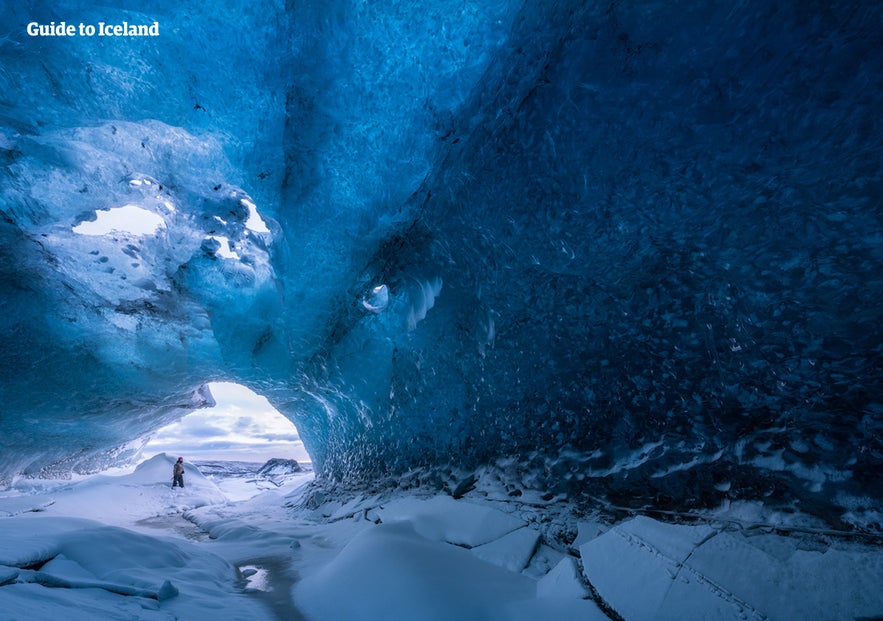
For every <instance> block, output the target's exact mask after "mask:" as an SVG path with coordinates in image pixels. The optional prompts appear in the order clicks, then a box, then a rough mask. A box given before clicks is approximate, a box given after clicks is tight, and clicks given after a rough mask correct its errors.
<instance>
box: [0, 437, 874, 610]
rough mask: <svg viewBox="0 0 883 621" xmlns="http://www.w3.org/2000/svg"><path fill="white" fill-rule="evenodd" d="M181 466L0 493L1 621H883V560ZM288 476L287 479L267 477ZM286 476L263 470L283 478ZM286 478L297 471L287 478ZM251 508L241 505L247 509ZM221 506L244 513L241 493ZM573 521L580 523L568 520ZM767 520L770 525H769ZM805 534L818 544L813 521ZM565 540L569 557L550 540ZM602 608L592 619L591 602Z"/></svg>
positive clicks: (252, 471)
mask: <svg viewBox="0 0 883 621" xmlns="http://www.w3.org/2000/svg"><path fill="white" fill-rule="evenodd" d="M176 458H177V456H175V455H167V454H160V455H156V456H154V457H152V458H150V459H148V460H147V461H145V462H143V463H141V464H140V465H138V466H137V467H136V468H134V469H133V470H131V471H127V472H124V473H116V474H114V475H110V474H102V475H94V476H90V477H85V478H83V479H81V480H78V481H46V480H28V479H19V480H17V481H16V483H15V485H14V487H12V488H10V489H7V490H5V491H3V492H0V534H2V537H0V610H2V611H3V612H2V615H0V616H2V618H3V619H4V620H6V619H10V620H22V621H24V620H28V621H31V620H33V619H38V620H40V619H56V618H64V619H66V620H67V621H81V620H83V621H84V620H86V619H96V618H101V619H142V620H145V621H152V620H166V619H168V620H171V619H204V618H212V619H213V620H219V621H222V620H226V619H230V620H233V619H254V620H262V619H267V620H269V619H275V618H286V619H306V620H307V621H337V620H341V619H346V620H353V621H375V620H377V621H380V620H383V621H396V620H402V621H446V620H449V619H464V620H467V621H468V620H486V621H533V620H535V619H555V620H556V621H571V620H573V621H577V620H578V621H596V620H605V619H608V618H609V617H608V616H607V614H605V612H603V611H604V610H608V611H613V613H615V615H618V616H619V617H621V618H623V619H626V620H628V621H631V620H641V619H694V618H702V619H713V620H715V619H721V620H723V619H769V620H776V619H780V620H783V621H784V620H789V619H804V618H807V619H808V618H830V619H853V618H861V617H865V618H875V617H879V616H881V615H883V593H881V592H880V589H879V588H878V587H879V584H880V583H881V580H883V554H881V550H880V548H879V547H878V546H876V545H872V544H871V543H862V542H861V541H859V540H856V539H848V538H843V537H841V538H836V537H832V536H828V535H825V536H822V535H820V534H818V533H812V532H807V531H808V530H811V529H807V530H806V531H800V530H799V529H795V530H794V532H793V533H792V534H790V535H785V534H777V533H775V532H772V530H771V529H770V528H760V527H755V528H749V527H748V526H746V525H745V524H737V522H735V520H734V519H733V515H740V516H741V517H743V518H748V517H749V516H752V515H753V516H754V517H758V515H755V514H752V513H751V512H750V511H747V510H746V509H745V508H744V507H735V508H734V510H733V514H732V515H730V519H729V520H728V519H724V518H723V517H720V516H719V517H720V519H710V520H708V521H707V522H705V523H693V524H673V523H664V522H661V521H658V520H655V519H651V518H649V517H646V516H635V517H633V518H629V519H626V520H624V521H621V522H619V523H616V524H611V523H608V522H606V521H604V520H602V519H600V518H599V517H597V516H587V517H585V518H582V519H577V518H576V517H575V516H574V515H573V507H569V506H568V505H566V504H563V503H559V504H558V505H557V506H551V505H547V506H543V507H539V508H538V507H534V506H528V505H524V504H522V503H521V501H519V500H515V499H510V500H505V501H501V500H499V499H498V498H493V499H490V498H489V497H487V496H486V495H485V494H483V493H481V492H473V493H469V494H467V495H466V496H464V497H463V498H461V499H459V500H455V499H454V498H452V497H451V496H448V495H446V494H438V493H427V492H426V491H422V492H421V491H416V490H412V491H410V492H405V491H396V492H386V493H372V494H369V493H362V494H350V495H346V494H344V493H342V492H337V493H332V492H330V491H329V490H328V489H327V488H325V487H323V486H322V485H319V484H317V483H315V482H313V477H312V473H311V472H287V473H285V474H280V473H278V472H277V473H276V475H275V476H274V482H273V483H272V484H268V483H267V479H266V478H265V477H262V476H259V475H258V471H259V469H260V464H251V465H249V464H245V463H242V462H229V464H228V465H226V466H225V462H212V463H210V464H206V465H205V466H204V467H205V468H206V471H207V472H211V473H212V474H210V475H208V476H206V475H204V474H203V473H202V472H200V470H199V468H198V467H197V466H196V465H194V464H191V463H186V465H185V475H184V478H185V485H186V487H185V488H184V489H175V490H173V489H171V487H170V478H171V469H172V464H173V463H174V460H175V459H176ZM274 463H275V464H277V465H278V463H279V462H274ZM274 463H271V464H270V467H268V469H270V468H271V467H272V466H273V465H274ZM287 465H288V466H289V467H288V470H292V469H293V464H291V463H288V464H287ZM249 489H250V492H247V491H246V490H249ZM228 491H230V492H232V493H228ZM568 515H570V517H567V516H568ZM764 517H766V518H767V519H769V518H770V516H768V515H767V516H764ZM807 523H809V524H811V523H812V522H811V521H808V522H807ZM561 532H569V533H570V535H569V536H567V537H564V538H562V536H560V535H556V534H555V533H561ZM593 589H594V591H595V592H597V594H598V596H599V597H600V598H601V599H602V600H603V603H600V604H599V603H597V602H595V601H593V600H592V590H593Z"/></svg>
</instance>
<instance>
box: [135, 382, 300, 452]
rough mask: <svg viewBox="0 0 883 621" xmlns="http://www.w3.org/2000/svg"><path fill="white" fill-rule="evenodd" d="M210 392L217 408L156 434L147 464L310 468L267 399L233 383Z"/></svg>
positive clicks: (201, 411) (292, 431)
mask: <svg viewBox="0 0 883 621" xmlns="http://www.w3.org/2000/svg"><path fill="white" fill-rule="evenodd" d="M208 389H209V391H210V392H211V395H212V397H213V399H214V401H215V405H214V406H211V407H208V408H202V409H199V410H194V411H193V412H191V413H189V414H187V415H185V416H184V417H183V418H181V419H180V420H178V421H176V422H174V423H172V424H170V425H167V426H165V427H163V428H161V429H158V430H157V431H156V432H154V433H153V434H152V435H151V437H150V440H149V441H148V442H147V444H145V445H144V448H143V449H142V450H141V454H142V455H143V456H144V457H145V458H150V457H152V456H153V455H156V454H157V453H168V454H170V455H172V454H176V455H181V456H186V459H187V460H188V461H242V462H260V463H264V462H266V461H269V460H270V459H273V458H279V459H294V460H296V461H297V462H298V463H301V464H303V463H310V462H311V459H310V456H309V454H308V453H307V451H306V449H305V448H304V445H303V442H302V441H301V439H300V436H299V434H298V431H297V428H296V427H295V426H294V424H293V423H292V422H291V421H290V420H288V419H287V418H285V417H284V416H282V414H280V413H279V411H278V410H276V409H275V408H273V406H271V405H270V404H269V402H268V401H267V400H266V398H264V397H261V396H260V395H258V394H257V393H255V392H254V391H252V390H249V389H248V388H246V387H245V386H242V385H240V384H233V383H229V382H213V383H210V384H208Z"/></svg>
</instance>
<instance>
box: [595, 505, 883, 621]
mask: <svg viewBox="0 0 883 621" xmlns="http://www.w3.org/2000/svg"><path fill="white" fill-rule="evenodd" d="M804 539H805V538H800V537H797V536H792V537H785V536H781V535H771V534H763V535H755V536H746V535H744V534H742V533H740V532H723V531H719V530H716V529H713V528H711V527H709V526H685V525H675V524H664V523H661V522H657V521H655V520H652V519H650V518H646V517H638V518H635V519H632V520H629V521H627V522H623V523H622V524H618V525H616V526H614V527H613V528H611V529H610V530H609V531H608V532H607V533H605V534H603V535H601V536H600V537H598V538H596V539H593V540H592V541H589V542H588V543H585V544H583V545H582V546H581V547H580V552H581V554H582V559H583V568H584V572H585V575H586V577H587V578H588V579H589V582H591V583H592V584H593V585H594V587H595V589H596V590H597V592H598V595H599V596H600V598H601V599H603V600H604V601H605V602H606V603H607V604H608V605H609V606H610V607H611V608H612V609H613V610H615V611H616V612H617V613H618V614H620V615H621V616H622V617H623V618H624V619H626V620H632V619H658V620H666V619H671V620H675V619H699V618H701V619H707V620H721V621H723V620H728V619H769V620H770V621H775V620H781V621H790V620H792V619H821V618H824V619H843V620H847V619H848V620H850V621H851V620H852V619H854V618H859V617H871V618H874V617H879V616H883V590H881V589H880V588H879V587H880V584H883V551H881V550H880V549H879V548H875V547H871V546H864V545H860V544H855V543H850V542H844V541H834V542H828V543H824V544H822V545H821V546H818V545H817V546H807V545H806V543H807V542H806V541H804ZM806 548H812V549H806Z"/></svg>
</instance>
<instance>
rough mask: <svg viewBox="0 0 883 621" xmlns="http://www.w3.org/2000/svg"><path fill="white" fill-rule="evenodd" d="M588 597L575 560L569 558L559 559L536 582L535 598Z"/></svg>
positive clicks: (586, 588) (587, 590) (587, 591)
mask: <svg viewBox="0 0 883 621" xmlns="http://www.w3.org/2000/svg"><path fill="white" fill-rule="evenodd" d="M589 595H590V593H589V589H588V587H586V585H585V584H584V582H583V577H582V574H581V573H580V571H579V568H578V567H577V564H576V559H574V558H573V557H570V556H565V557H564V558H563V559H561V560H560V561H559V562H558V564H557V565H555V567H553V568H552V570H551V571H550V572H549V573H548V574H546V575H545V576H543V577H542V578H540V580H539V581H538V582H537V597H555V598H568V597H571V598H577V599H582V598H585V597H589Z"/></svg>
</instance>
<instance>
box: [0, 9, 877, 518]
mask: <svg viewBox="0 0 883 621" xmlns="http://www.w3.org/2000/svg"><path fill="white" fill-rule="evenodd" d="M881 11H883V8H881V6H878V5H874V4H873V3H862V2H846V1H844V2H834V3H823V4H809V5H808V4H807V3H805V2H790V1H782V2H774V3H760V4H758V3H755V4H751V3H742V4H738V5H736V6H734V5H733V4H732V3H726V2H712V3H702V4H697V3H693V2H686V1H683V2H668V3H659V2H650V1H647V2H635V3H613V4H610V3H602V4H598V3H585V2H578V1H572V2H556V3H520V2H497V3H491V4H486V5H476V4H469V5H463V4H462V3H460V2H453V1H451V2H447V1H441V2H434V3H432V6H431V7H427V6H421V7H419V8H417V7H415V6H413V5H411V4H409V3H407V2H384V3H368V4H358V3H350V2H337V3H314V4H307V5H304V4H299V3H294V4H292V3H279V2H263V3H259V4H257V5H249V8H247V9H246V8H242V7H239V8H237V7H236V6H235V5H234V4H229V5H225V6H224V7H223V8H217V7H214V6H208V5H206V6H204V7H194V6H189V5H188V6H187V7H186V8H185V7H183V6H181V5H180V3H177V2H172V1H170V0H169V1H163V2H158V3H155V4H154V5H152V7H151V8H150V10H149V11H148V10H145V11H143V12H135V11H124V10H121V9H112V8H109V7H102V8H101V9H97V8H93V7H91V5H89V3H81V2H70V3H63V4H60V5H56V6H54V7H53V8H48V7H46V6H43V5H42V4H39V5H38V3H5V4H4V6H3V8H2V9H0V17H2V22H3V23H4V24H6V28H7V30H8V32H9V33H10V34H8V35H7V36H5V37H4V38H2V39H0V63H2V67H3V68H4V69H3V71H2V72H0V91H2V92H3V96H2V98H0V213H2V219H0V295H2V298H0V302H2V312H0V375H2V378H3V381H2V384H0V401H2V403H3V413H2V417H0V438H2V440H0V441H2V443H3V446H2V449H3V450H2V457H0V459H2V471H3V472H5V473H7V476H8V475H9V474H12V473H14V472H17V471H21V470H26V471H28V472H41V471H42V472H58V471H64V470H70V469H71V468H74V467H79V468H91V467H96V466H99V465H101V463H103V462H104V461H110V460H113V459H117V458H119V457H121V456H125V455H126V454H127V453H126V450H128V449H134V448H137V445H134V446H129V447H128V449H119V448H118V447H120V446H122V445H123V444H124V443H125V442H127V441H129V440H131V439H133V438H140V437H142V436H143V435H144V434H146V433H149V432H150V431H151V430H153V429H157V428H159V427H160V426H162V425H164V424H166V423H168V422H170V421H172V420H174V419H176V418H178V417H180V416H181V415H183V414H185V413H186V412H187V411H189V409H191V408H193V407H197V406H198V405H200V404H203V403H206V402H208V401H209V400H210V397H209V396H208V395H207V394H205V393H204V392H200V388H201V386H203V384H204V383H205V382H208V381H221V380H228V381H237V382H240V383H243V384H245V385H248V386H249V387H251V388H253V389H254V390H256V391H257V392H259V393H261V394H264V395H266V396H267V397H268V398H269V399H270V401H271V403H272V404H273V405H274V406H275V407H276V408H277V409H279V410H280V411H281V412H283V413H284V414H285V415H286V416H289V417H291V418H292V420H293V421H294V422H295V423H296V424H297V426H298V428H299V430H300V432H301V434H302V436H303V438H304V441H305V443H306V445H307V447H308V449H309V450H310V451H311V455H312V457H313V461H314V463H315V464H316V467H317V470H318V471H321V472H323V473H325V474H327V475H329V476H330V477H332V478H342V479H347V480H366V479H370V478H371V477H372V476H374V475H375V474H377V473H383V472H403V471H405V470H407V469H408V468H411V467H415V466H431V465H433V464H440V463H445V462H448V461H453V462H454V463H456V464H458V465H463V466H464V467H472V466H477V465H480V464H482V463H487V462H488V461H491V460H494V459H496V458H498V457H500V456H507V455H514V456H517V459H518V460H519V461H518V464H519V466H518V468H517V469H516V470H518V472H517V474H518V477H519V480H522V481H523V480H532V481H534V482H536V483H537V486H536V487H539V488H542V487H545V488H546V489H548V490H549V492H550V493H580V492H585V491H587V492H589V493H591V494H595V495H599V496H604V495H606V496H607V497H608V498H609V499H611V500H613V501H614V502H619V503H622V504H625V503H631V504H653V505H656V506H664V507H666V506H667V507H683V506H684V505H687V506H697V505H706V506H707V505H714V504H717V503H720V502H721V501H728V500H731V499H739V498H752V499H762V500H764V502H767V503H769V504H771V505H778V506H788V505H789V504H791V503H793V502H795V501H797V502H799V503H801V506H802V507H803V508H805V509H806V510H809V511H812V512H815V513H817V514H819V515H822V516H824V517H825V518H826V519H828V520H830V521H832V522H837V521H838V520H840V519H841V518H843V517H844V516H845V519H847V520H849V521H851V522H853V523H858V524H862V525H863V526H865V527H869V528H874V520H875V517H874V516H878V515H879V513H878V511H879V502H880V499H881V498H883V488H881V485H883V482H881V479H880V478H879V476H877V474H876V473H877V472H878V471H879V469H880V467H881V465H883V464H881V462H883V445H881V437H883V434H881V431H883V429H881V427H883V386H881V378H883V368H881V360H883V338H881V329H883V328H881V326H883V321H881V302H880V300H883V223H881V211H880V198H881V197H880V188H881V187H883V184H881V181H883V179H881V160H880V157H879V154H880V147H881V138H883V128H881V116H880V114H879V110H880V101H881V83H880V80H879V76H880V75H881V73H883V40H881V33H880V28H879V25H880V23H881ZM74 13H75V14H76V18H77V19H79V20H82V21H86V22H88V21H90V20H91V21H98V20H101V21H106V22H110V21H123V20H127V21H130V22H135V21H145V22H149V23H152V22H153V21H159V22H160V24H161V31H162V36H161V37H160V38H157V39H143V40H137V41H135V40H132V41H123V40H119V41H114V42H113V44H107V42H102V41H98V40H97V39H89V38H76V39H66V40H61V39H60V38H28V37H26V36H25V35H23V34H22V33H24V25H25V24H26V23H27V22H28V21H31V20H35V19H36V20H40V21H43V22H48V21H50V20H53V19H54V20H56V21H59V20H60V19H63V18H65V19H71V17H70V15H72V14H74ZM246 33H247V36H246ZM118 209H137V210H140V212H143V213H144V214H150V215H149V216H148V217H147V221H148V222H150V221H152V222H154V223H158V222H160V219H161V221H162V223H163V224H162V225H159V226H154V227H152V228H151V227H148V229H147V230H142V229H136V230H131V229H121V228H119V227H117V229H116V230H113V227H111V230H108V232H107V233H104V234H100V235H84V234H78V233H76V232H74V229H75V228H76V230H78V231H82V232H86V231H88V230H89V229H90V228H92V226H93V225H94V226H97V225H98V223H100V222H102V221H103V220H104V219H106V218H107V217H108V216H109V215H110V214H113V213H115V212H114V210H118ZM380 286H382V287H385V289H377V287H380ZM536 487H535V488H536Z"/></svg>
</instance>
